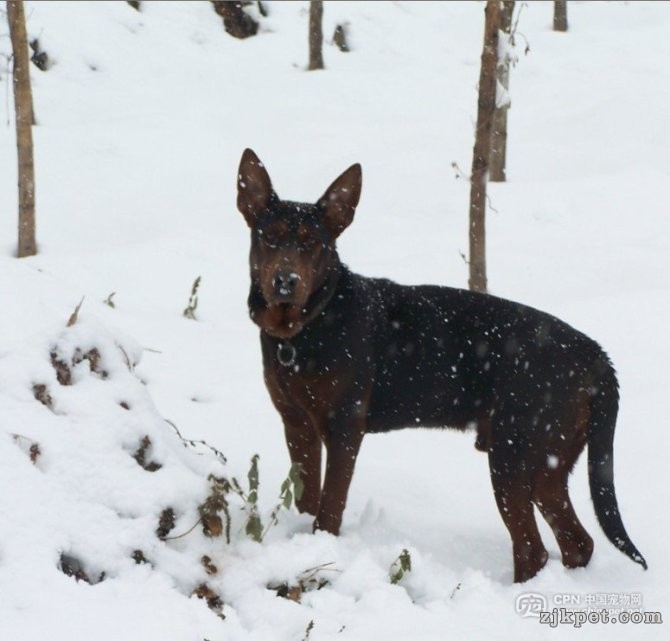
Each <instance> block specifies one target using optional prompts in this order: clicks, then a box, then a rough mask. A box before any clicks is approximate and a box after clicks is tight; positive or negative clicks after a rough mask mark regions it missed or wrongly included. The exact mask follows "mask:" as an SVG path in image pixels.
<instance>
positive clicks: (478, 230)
mask: <svg viewBox="0 0 670 641" xmlns="http://www.w3.org/2000/svg"><path fill="white" fill-rule="evenodd" d="M485 16H486V18H485V23H484V47H483V50H482V63H481V70H480V74H479V99H478V100H477V129H476V132H475V146H474V149H473V153H472V174H471V176H470V279H469V281H468V284H469V286H470V289H471V290H473V291H476V292H485V291H486V233H485V218H486V181H487V173H488V168H489V160H490V156H491V131H492V129H493V112H494V111H495V106H496V66H497V62H498V29H499V27H500V2H499V0H487V2H486V9H485Z"/></svg>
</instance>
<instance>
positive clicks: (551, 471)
mask: <svg viewBox="0 0 670 641" xmlns="http://www.w3.org/2000/svg"><path fill="white" fill-rule="evenodd" d="M561 405H562V407H563V408H564V416H563V417H562V420H561V422H562V424H563V425H566V426H568V425H569V426H571V429H566V428H563V429H560V428H559V429H556V430H553V431H552V432H548V433H547V434H546V437H547V439H548V441H546V442H547V444H548V452H549V454H547V455H546V458H545V460H544V461H541V462H540V466H539V468H538V469H537V470H536V472H535V479H534V481H535V483H534V488H533V501H534V502H535V505H537V507H538V508H539V510H540V512H541V513H542V516H543V517H544V518H545V520H546V521H547V523H548V524H549V527H551V529H552V531H553V533H554V536H555V537H556V542H557V543H558V547H559V548H560V549H561V557H562V560H563V565H564V566H565V567H568V568H576V567H584V566H585V565H586V564H587V563H588V562H589V560H590V559H591V555H592V554H593V539H592V538H591V537H590V536H589V534H588V532H587V531H586V530H585V529H584V526H583V525H582V524H581V523H580V521H579V519H578V518H577V514H575V510H574V508H573V506H572V501H570V495H569V494H568V476H569V475H570V471H571V470H572V468H573V466H574V464H575V462H576V461H577V458H578V457H579V454H580V453H581V451H582V450H583V449H584V444H585V443H586V436H587V432H588V424H589V418H590V411H589V399H588V396H587V395H586V394H585V393H584V392H579V391H576V392H575V393H574V395H573V396H572V397H571V398H570V399H566V400H565V401H564V402H563V403H561ZM557 434H558V436H556V435H557ZM566 435H567V437H566V438H561V436H566ZM552 452H553V453H552Z"/></svg>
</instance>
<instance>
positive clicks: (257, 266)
mask: <svg viewBox="0 0 670 641" xmlns="http://www.w3.org/2000/svg"><path fill="white" fill-rule="evenodd" d="M360 195H361V166H360V165H359V164H356V165H352V166H351V167H349V169H347V170H346V171H345V172H344V173H342V174H341V175H340V176H339V177H338V178H336V179H335V181H334V182H333V183H332V184H331V185H330V187H328V189H326V192H325V193H324V194H323V196H322V197H321V198H319V200H317V201H316V203H315V204H308V203H297V202H291V201H288V200H280V199H279V197H278V196H277V194H276V193H275V191H274V189H273V188H272V182H271V181H270V176H269V175H268V172H267V171H266V169H265V167H264V165H263V163H262V162H261V161H260V160H259V159H258V156H256V154H255V153H254V152H253V151H251V149H245V150H244V153H243V154H242V160H241V161H240V169H239V172H238V176H237V208H238V209H239V210H240V212H241V213H242V215H243V216H244V218H245V220H246V221H247V224H248V225H249V227H250V228H251V253H250V258H249V263H250V267H251V281H252V285H251V287H252V296H251V297H250V301H251V300H253V301H254V302H253V304H252V303H251V302H250V312H251V317H252V319H253V320H254V322H256V323H257V324H258V325H259V326H260V327H261V328H262V329H263V330H265V331H266V332H267V333H268V334H271V335H273V336H277V337H279V338H290V337H291V336H295V335H296V334H297V333H298V332H299V331H300V330H301V329H302V327H303V325H304V322H305V320H306V318H307V314H308V305H309V301H310V298H311V297H312V295H314V294H315V293H316V292H318V291H319V290H320V289H321V288H322V287H323V286H324V285H325V284H326V283H327V281H328V278H329V275H330V274H331V271H332V270H333V268H335V267H337V266H338V258H337V253H336V251H335V241H336V239H337V237H338V236H339V235H340V234H341V233H342V232H343V231H344V230H345V229H346V228H347V227H348V226H349V224H350V223H351V221H352V220H353V218H354V211H355V209H356V205H357V204H358V199H359V197H360Z"/></svg>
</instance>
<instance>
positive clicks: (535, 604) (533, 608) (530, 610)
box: [514, 592, 547, 618]
mask: <svg viewBox="0 0 670 641" xmlns="http://www.w3.org/2000/svg"><path fill="white" fill-rule="evenodd" d="M514 609H515V610H516V613H517V614H518V615H519V616H522V617H537V618H539V617H540V612H546V611H547V599H546V597H545V596H544V594H539V593H537V592H524V593H523V594H520V595H519V596H518V597H517V598H516V601H515V603H514Z"/></svg>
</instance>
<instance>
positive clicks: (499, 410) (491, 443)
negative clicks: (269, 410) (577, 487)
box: [237, 149, 646, 582]
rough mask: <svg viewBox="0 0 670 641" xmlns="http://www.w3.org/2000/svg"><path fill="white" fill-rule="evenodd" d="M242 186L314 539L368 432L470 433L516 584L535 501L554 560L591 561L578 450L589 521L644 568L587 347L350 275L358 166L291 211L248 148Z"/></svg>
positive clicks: (279, 396) (334, 509)
mask: <svg viewBox="0 0 670 641" xmlns="http://www.w3.org/2000/svg"><path fill="white" fill-rule="evenodd" d="M237 186H238V197H237V206H238V209H239V210H240V211H241V212H242V214H243V215H244V217H245V219H246V221H247V223H248V225H249V227H250V228H251V255H250V264H251V292H250V294H249V311H250V314H251V318H252V319H253V321H254V322H255V323H256V324H257V325H258V326H259V327H260V328H261V346H262V351H263V363H264V368H265V382H266V385H267V388H268V390H269V392H270V396H271V398H272V402H273V403H274V405H275V407H276V408H277V410H278V411H279V413H280V414H281V417H282V419H283V422H284V428H285V433H286V442H287V444H288V449H289V453H290V456H291V460H292V461H293V462H296V463H301V464H302V466H303V476H304V481H305V491H304V493H303V496H302V498H301V500H300V501H299V502H298V508H299V509H300V510H301V511H303V512H308V513H310V514H313V515H315V516H316V520H315V522H314V527H315V528H318V529H323V530H327V531H329V532H332V533H335V534H337V533H338V531H339V528H340V524H341V522H342V513H343V510H344V506H345V503H346V499H347V492H348V489H349V484H350V482H351V478H352V474H353V471H354V463H355V461H356V455H357V454H358V450H359V448H360V446H361V441H362V439H363V436H364V434H366V433H368V432H385V431H388V430H394V429H398V428H403V427H409V426H422V427H452V428H456V429H461V430H464V429H467V428H474V429H476V432H477V441H476V446H477V448H478V449H480V450H482V451H485V452H487V453H488V457H489V464H490V469H491V482H492V484H493V490H494V493H495V498H496V501H497V504H498V508H499V510H500V514H501V516H502V518H503V521H504V522H505V525H506V526H507V529H508V530H509V533H510V536H511V538H512V545H513V555H514V580H515V581H517V582H520V581H526V580H527V579H529V578H531V577H532V576H534V575H535V574H536V573H537V572H538V571H539V570H540V569H541V568H542V567H543V566H544V564H545V563H546V561H547V551H546V549H545V547H544V545H543V544H542V540H541V539H540V535H539V532H538V528H537V523H536V522H535V516H534V513H533V505H536V506H537V507H538V508H539V510H540V512H541V513H542V515H543V516H544V518H545V519H546V520H547V522H548V523H549V525H550V526H551V528H552V530H553V532H554V534H555V536H556V539H557V541H558V545H559V546H560V549H561V554H562V559H563V563H564V565H566V566H567V567H579V566H585V565H586V564H587V563H588V562H589V559H590V558H591V554H592V552H593V540H592V539H591V537H590V536H589V535H588V533H587V532H586V530H585V529H584V527H583V526H582V525H581V523H580V522H579V520H578V518H577V515H576V514H575V511H574V509H573V507H572V504H571V502H570V497H569V496H568V475H569V473H570V471H571V469H572V467H573V465H574V463H575V461H576V460H577V457H578V456H579V454H580V452H581V451H582V449H583V448H584V446H585V445H587V444H588V463H589V483H590V487H591V496H592V497H593V503H594V506H595V511H596V515H597V517H598V521H599V522H600V525H601V526H602V528H603V530H604V532H605V534H606V535H607V538H608V539H609V540H610V541H611V542H612V543H613V544H614V545H615V546H616V547H618V548H619V549H620V550H621V551H622V552H624V553H625V554H626V555H628V556H629V557H630V558H631V559H632V560H633V561H635V562H637V563H639V564H641V565H642V566H644V567H645V568H646V562H645V560H644V558H643V557H642V555H641V554H640V553H639V552H638V550H637V549H636V547H635V546H634V545H633V543H632V542H631V540H630V538H629V537H628V535H627V533H626V530H625V528H624V526H623V523H622V521H621V517H620V514H619V509H618V506H617V500H616V496H615V494H614V484H613V467H612V452H613V447H612V445H613V437H614V426H615V421H616V416H617V410H618V400H619V394H618V385H617V380H616V376H615V373H614V370H613V368H612V365H611V363H610V361H609V359H608V357H607V355H606V354H605V353H604V352H603V350H602V349H601V348H600V347H599V346H598V345H597V344H596V343H595V342H594V341H593V340H591V339H590V338H588V337H586V336H585V335H584V334H581V333H580V332H578V331H576V330H574V329H573V328H572V327H570V326H568V325H566V324H565V323H564V322H562V321H560V320H558V319H557V318H554V317H553V316H550V315H548V314H545V313H543V312H540V311H537V310H535V309H532V308H530V307H525V306H523V305H519V304H517V303H513V302H510V301H507V300H503V299H501V298H496V297H494V296H489V295H486V294H478V293H473V292H469V291H465V290H461V289H452V288H448V287H437V286H431V285H424V286H418V287H407V286H402V285H397V284H396V283H393V282H391V281H389V280H384V279H376V278H365V277H363V276H358V275H357V274H353V273H352V272H350V271H349V270H348V269H347V267H346V266H345V265H343V264H342V263H341V262H340V259H339V257H338V255H337V251H336V248H335V241H336V239H337V237H338V236H339V235H340V234H341V233H342V231H343V230H344V229H345V228H346V227H347V226H348V225H349V224H350V223H351V221H352V219H353V217H354V210H355V208H356V205H357V204H358V199H359V197H360V193H361V167H360V165H353V166H352V167H350V168H349V169H347V170H346V171H345V172H344V173H343V174H342V175H341V176H340V177H339V178H337V180H335V182H333V184H332V185H331V186H330V187H329V188H328V189H327V190H326V192H325V194H324V195H323V196H322V197H321V199H320V200H318V201H317V202H316V204H306V203H297V202H290V201H286V200H280V199H279V198H278V196H277V194H276V193H275V192H274V190H273V188H272V183H271V182H270V177H269V175H268V173H267V171H266V170H265V167H264V166H263V164H262V163H261V162H260V160H259V159H258V158H257V156H256V155H255V154H254V152H253V151H251V150H250V149H247V150H245V152H244V154H243V155H242V161H241V163H240V168H239V176H238V182H237ZM322 445H324V446H325V448H326V453H327V460H326V471H325V480H324V485H323V489H321V450H322Z"/></svg>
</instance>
